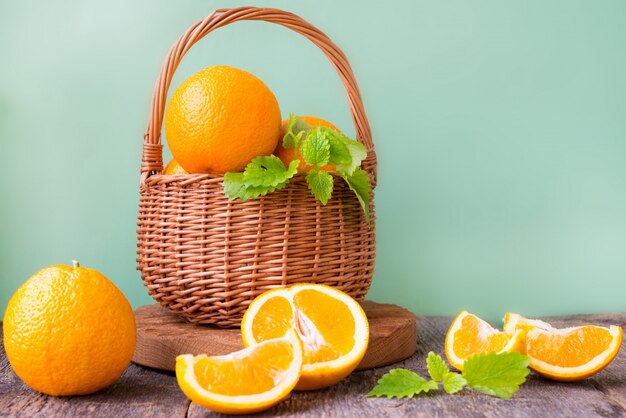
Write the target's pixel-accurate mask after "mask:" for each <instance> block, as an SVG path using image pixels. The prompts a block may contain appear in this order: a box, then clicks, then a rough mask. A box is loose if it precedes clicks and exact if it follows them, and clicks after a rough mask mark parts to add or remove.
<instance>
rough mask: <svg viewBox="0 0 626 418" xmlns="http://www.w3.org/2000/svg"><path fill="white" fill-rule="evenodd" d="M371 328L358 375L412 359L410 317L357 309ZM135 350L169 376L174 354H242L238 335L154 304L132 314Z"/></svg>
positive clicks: (371, 307)
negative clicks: (135, 331)
mask: <svg viewBox="0 0 626 418" xmlns="http://www.w3.org/2000/svg"><path fill="white" fill-rule="evenodd" d="M362 306H363V310H364V311H365V314H366V315H367V318H368V320H369V325H370V342H369V346H368V349H367V352H366V353H365V357H364V358H363V361H361V363H360V364H359V366H358V368H357V370H363V369H371V368H373V367H380V366H384V365H387V364H391V363H395V362H397V361H400V360H404V359H406V358H408V357H410V356H412V355H413V353H415V350H416V348H417V347H416V342H417V336H416V334H415V332H416V325H415V315H413V314H412V313H411V312H409V311H407V310H406V309H404V308H401V307H399V306H396V305H389V304H382V303H376V302H372V301H365V302H363V303H362ZM135 318H136V320H137V349H136V350H135V355H134V357H133V362H135V363H137V364H140V365H142V366H148V367H152V368H156V369H162V370H174V366H175V362H176V356H178V355H179V354H188V353H190V354H194V355H197V354H208V355H222V354H228V353H232V352H233V351H236V350H240V349H242V348H243V344H242V342H241V332H240V330H239V329H222V328H217V327H211V326H206V325H195V324H191V323H189V322H186V321H185V320H183V319H181V318H180V317H178V316H176V315H173V314H171V313H170V312H168V311H167V310H166V309H163V308H161V307H160V306H159V305H157V304H152V305H145V306H142V307H140V308H138V309H137V310H136V311H135Z"/></svg>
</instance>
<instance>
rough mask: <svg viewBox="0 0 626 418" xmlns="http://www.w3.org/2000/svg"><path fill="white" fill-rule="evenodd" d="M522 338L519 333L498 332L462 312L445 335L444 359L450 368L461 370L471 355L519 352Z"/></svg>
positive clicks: (475, 317)
mask: <svg viewBox="0 0 626 418" xmlns="http://www.w3.org/2000/svg"><path fill="white" fill-rule="evenodd" d="M522 336H523V334H522V332H521V331H516V332H515V333H514V334H513V335H510V334H507V333H505V332H502V331H498V330H497V329H495V328H493V327H492V326H491V325H489V323H487V322H485V321H483V320H482V319H480V318H478V317H477V316H475V315H472V314H471V313H469V312H467V311H462V312H461V313H459V314H458V315H457V317H456V318H455V319H454V321H453V322H452V325H451V326H450V329H449V330H448V333H447V334H446V342H445V352H446V357H447V358H448V361H449V362H450V364H451V365H452V366H454V367H455V368H457V369H459V370H463V364H464V363H465V360H466V359H468V358H469V357H471V356H473V355H476V354H479V353H484V352H496V353H504V352H509V351H519V348H520V345H521V339H522Z"/></svg>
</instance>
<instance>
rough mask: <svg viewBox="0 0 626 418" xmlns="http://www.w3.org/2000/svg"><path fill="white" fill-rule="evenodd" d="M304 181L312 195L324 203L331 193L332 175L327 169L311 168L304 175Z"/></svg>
mask: <svg viewBox="0 0 626 418" xmlns="http://www.w3.org/2000/svg"><path fill="white" fill-rule="evenodd" d="M306 181H307V183H308V184H309V189H311V192H312V193H313V196H315V198H316V199H317V200H319V201H320V202H322V205H325V204H326V203H327V202H328V199H330V196H331V194H332V193H333V176H331V175H330V174H329V173H328V171H324V170H313V171H309V173H308V174H307V175H306Z"/></svg>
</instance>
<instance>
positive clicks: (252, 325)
mask: <svg viewBox="0 0 626 418" xmlns="http://www.w3.org/2000/svg"><path fill="white" fill-rule="evenodd" d="M241 334H242V338H243V343H244V346H245V347H246V348H244V349H243V350H240V351H237V352H235V353H231V354H229V355H226V356H215V357H209V356H206V355H199V356H192V355H190V354H187V355H181V356H178V358H177V359H176V377H177V379H178V383H179V385H180V387H181V389H182V390H183V392H184V393H185V394H186V395H187V396H188V397H189V398H190V399H191V400H192V401H193V402H194V403H196V404H198V405H201V406H204V407H206V408H209V409H212V410H214V411H217V412H223V413H231V414H247V413H254V412H258V411H262V410H264V409H267V408H270V407H271V406H273V405H275V404H277V403H278V402H280V401H281V400H282V399H284V398H285V397H286V396H288V395H289V393H290V392H291V390H292V389H294V388H295V389H296V390H312V389H320V388H323V387H327V386H330V385H333V384H335V383H337V382H339V381H340V380H341V379H343V378H345V377H346V376H348V375H349V374H350V373H351V372H352V371H353V370H354V369H355V368H356V367H357V365H358V364H359V363H360V362H361V360H362V359H363V356H364V355H365V351H366V350H367V345H368V342H369V325H368V322H367V318H366V316H365V313H364V312H363V309H362V308H361V306H360V305H359V304H358V302H356V301H355V300H354V299H352V298H351V297H350V296H348V295H347V294H345V293H344V292H342V291H340V290H337V289H335V288H332V287H329V286H324V285H316V284H299V285H295V286H292V287H289V288H280V289H274V290H270V291H268V292H265V293H263V294H262V295H260V296H259V297H257V298H256V299H255V300H254V301H252V303H251V304H250V306H249V308H248V310H247V311H246V314H245V316H244V318H243V321H242V323H241Z"/></svg>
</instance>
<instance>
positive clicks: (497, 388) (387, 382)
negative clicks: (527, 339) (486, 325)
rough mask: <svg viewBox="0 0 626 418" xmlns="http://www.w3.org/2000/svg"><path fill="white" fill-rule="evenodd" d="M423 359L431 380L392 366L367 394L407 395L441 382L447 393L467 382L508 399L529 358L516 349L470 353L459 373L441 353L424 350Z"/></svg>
mask: <svg viewBox="0 0 626 418" xmlns="http://www.w3.org/2000/svg"><path fill="white" fill-rule="evenodd" d="M426 363H427V365H428V374H429V375H430V377H431V379H432V380H426V379H424V378H423V377H421V376H420V375H418V374H417V373H415V372H412V371H410V370H407V369H392V370H390V371H389V372H388V373H387V374H385V375H383V376H382V377H381V378H380V380H379V381H378V384H377V385H376V386H375V387H374V389H372V390H371V391H370V392H369V393H368V394H367V396H370V397H387V398H407V397H412V396H416V395H420V394H422V393H427V392H429V391H431V390H438V389H439V384H442V385H443V389H444V390H445V391H446V392H447V393H449V394H454V393H457V392H459V391H461V390H462V389H463V388H465V387H466V386H467V387H470V388H472V389H474V390H477V391H479V392H482V393H486V394H487V395H491V396H497V397H498V398H503V399H508V398H510V397H511V396H513V393H515V392H517V391H518V390H519V386H520V385H521V384H522V383H524V382H525V381H526V376H528V373H529V372H530V371H529V370H528V364H529V363H530V358H529V357H528V356H524V355H522V354H520V353H518V352H510V353H502V354H496V353H482V354H478V355H475V356H472V357H470V358H469V359H467V360H466V361H465V365H464V367H463V372H462V374H459V373H455V372H452V371H450V369H449V368H448V366H447V365H446V363H445V362H444V361H443V359H442V358H441V356H439V355H437V354H435V353H433V352H432V351H431V352H430V353H428V358H427V359H426Z"/></svg>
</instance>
